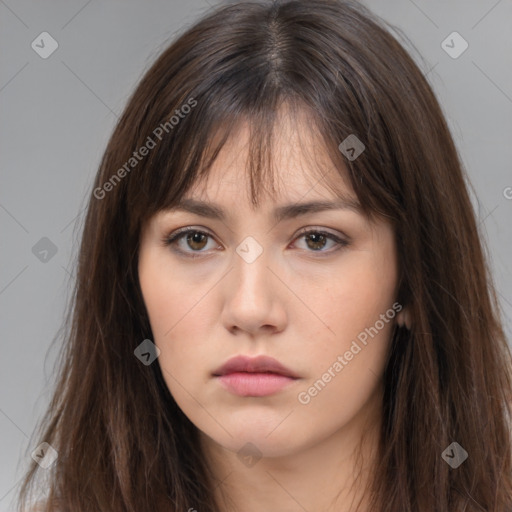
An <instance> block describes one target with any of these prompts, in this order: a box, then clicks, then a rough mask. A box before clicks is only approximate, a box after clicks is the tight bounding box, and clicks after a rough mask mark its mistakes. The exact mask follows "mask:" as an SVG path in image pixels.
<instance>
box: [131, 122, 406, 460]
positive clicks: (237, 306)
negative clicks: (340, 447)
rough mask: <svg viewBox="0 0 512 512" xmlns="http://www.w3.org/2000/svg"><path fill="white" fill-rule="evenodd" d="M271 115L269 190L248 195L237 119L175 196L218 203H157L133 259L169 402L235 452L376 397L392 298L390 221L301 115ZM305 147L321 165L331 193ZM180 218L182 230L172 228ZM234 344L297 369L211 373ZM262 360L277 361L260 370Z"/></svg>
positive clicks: (312, 426) (243, 136) (309, 427)
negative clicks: (370, 215)
mask: <svg viewBox="0 0 512 512" xmlns="http://www.w3.org/2000/svg"><path fill="white" fill-rule="evenodd" d="M279 126H280V130H279V131H278V132H276V139H275V144H276V145H275V149H276V151H275V153H274V154H275V159H274V169H275V171H276V172H277V173H278V178H279V180H278V181H279V183H280V185H279V187H278V193H277V194H276V195H275V196H274V197H273V198H272V199H270V196H269V195H265V197H264V198H262V202H261V203H260V204H259V206H258V207H257V208H255V209H253V207H252V205H251V203H250V201H249V196H248V193H247V190H248V188H247V187H248V181H247V177H246V174H245V173H244V172H243V170H244V168H245V159H246V155H247V141H248V137H249V132H248V129H247V127H245V128H244V129H243V130H242V131H239V132H237V133H236V137H234V138H233V139H232V140H230V141H229V142H228V143H227V144H226V145H225V146H224V148H223V149H222V151H221V153H220V154H219V156H218V158H217V159H216V161H215V163H214V165H213V167H212V168H211V172H210V176H209V179H208V180H207V182H203V183H202V185H201V186H200V185H199V184H197V185H196V186H195V187H193V188H192V189H191V190H190V191H188V192H187V194H186V196H185V197H184V198H183V199H194V200H196V201H201V202H204V203H207V205H210V206H211V205H215V207H216V208H217V209H219V210H222V212H223V217H222V218H217V216H215V215H213V214H212V212H211V211H205V209H204V208H203V209H202V210H198V209H195V210H194V211H189V210H188V209H187V208H185V207H183V209H181V208H180V209H173V210H168V211H161V212H159V213H157V214H156V215H155V216H154V217H153V218H152V219H150V221H149V222H148V224H147V225H146V226H145V228H144V230H143V232H142V236H141V246H140V253H139V267H138V271H139V280H140V286H141V290H142V294H143V298H144V302H145V305H146V309H147V312H148V315H149V319H150V324H151V328H152V332H153V336H154V340H153V341H154V343H155V344H156V345H157V347H158V348H159V349H160V355H159V357H158V359H157V360H156V362H155V363H154V364H159V365H160V367H161V369H162V374H163V377H164V379H165V382H166V384H167V386H168V388H169V391H170V393H171V394H172V396H173V397H174V399H175V401H176V402H177V404H178V405H179V407H180V408H181V409H182V410H183V412H184V413H185V415H186V416H187V417H188V418H189V419H190V420H191V422H192V423H193V424H194V425H196V426H197V428H198V429H199V430H200V432H201V433H202V436H203V438H206V439H208V440H209V441H210V442H212V443H214V444H215V445H216V446H221V447H223V448H225V449H227V450H230V451H233V452H234V451H238V450H240V449H241V448H242V447H243V446H244V445H245V444H246V443H248V442H250V443H252V444H253V445H255V446H256V447H257V448H258V450H259V451H260V452H261V453H262V454H263V455H264V456H274V457H275V456H284V455H286V454H292V453H293V452H297V451H299V450H301V449H305V448H306V447H309V446H312V445H314V444H315V443H319V442H321V441H322V440H324V439H327V438H329V437H330V436H333V435H334V434H336V433H337V432H341V431H343V429H348V428H349V426H350V425H352V426H355V425H357V424H358V422H360V421H361V420H362V418H363V417H365V414H367V413H369V410H370V409H371V408H373V409H375V408H376V407H377V408H378V407H380V404H379V403H378V400H375V397H376V396H379V393H380V391H381V387H380V386H381V380H380V377H381V375H382V372H383V369H384V366H385V362H386V358H387V354H388V350H389V342H390V337H391V333H392V330H393V328H394V326H395V323H396V313H397V312H398V310H399V309H400V305H397V303H396V302H395V299H396V292H397V259H396V254H395V241H394V235H393V231H392V228H391V227H390V226H389V225H388V224H387V223H384V222H383V221H382V222H381V221H378V222H370V221H369V220H368V219H367V218H366V217H364V216H363V215H362V213H360V212H359V211H358V210H357V198H356V196H355V194H354V193H353V191H352V190H351V188H350V187H349V186H348V183H347V182H346V181H345V180H344V179H342V178H341V177H340V176H338V175H337V174H334V172H335V171H334V170H333V168H332V164H330V167H329V163H328V161H327V160H326V158H325V157H324V156H323V155H322V154H321V153H320V152H319V149H318V148H319V147H321V146H320V144H319V142H318V140H317V141H315V140H314V138H313V136H311V135H308V131H307V128H306V127H307V124H305V123H304V124H299V125H292V123H287V121H286V118H283V119H282V120H281V122H280V125H279ZM297 127H298V128H299V130H298V131H297V130H296V128H297ZM304 149H305V150H307V151H308V153H304V152H303V150H304ZM307 154H309V155H312V154H314V155H315V158H314V159H311V158H307V157H306V156H305V155H307ZM313 161H314V162H316V163H317V164H318V163H320V164H323V165H324V167H323V171H322V172H324V173H325V172H326V170H327V169H329V168H330V169H331V170H330V172H328V175H329V177H330V179H331V180H332V179H335V182H334V181H331V184H332V183H336V187H337V191H338V193H337V194H335V193H334V192H333V188H332V186H331V187H329V186H327V184H326V182H325V178H324V179H322V178H321V175H320V174H319V172H318V171H317V170H315V169H316V167H315V166H314V165H313V164H312V162H313ZM336 172H337V171H336ZM340 197H343V198H344V200H345V202H344V203H343V205H337V206H336V209H323V210H321V209H319V210H314V209H311V210H309V211H307V212H306V210H305V209H303V210H302V213H301V212H299V211H297V210H290V211H288V215H283V216H282V217H281V218H280V219H279V220H277V219H276V217H275V213H276V212H277V211H279V208H281V207H283V206H287V205H297V204H303V203H310V202H317V201H322V202H333V201H338V200H339V198H340ZM354 205H356V206H354ZM282 212H283V210H281V213H282ZM304 212H306V213H304ZM184 228H186V229H189V230H190V232H189V233H188V234H187V232H185V233H183V232H182V231H180V232H179V233H178V230H183V229H184ZM175 235H178V236H175ZM166 239H172V241H170V243H167V244H166V243H164V240H166ZM234 356H245V357H247V358H254V357H257V356H268V357H270V358H274V359H275V360H277V361H278V362H279V363H280V364H281V365H283V366H284V367H286V368H287V369H288V370H289V371H288V373H291V374H293V376H294V378H290V377H289V376H283V375H282V374H279V375H278V374H277V373H278V371H277V370H276V369H275V368H274V367H272V366H268V365H267V366H266V367H261V368H257V367H250V366H245V367H244V365H242V367H238V368H232V369H231V371H230V370H229V369H228V370H227V372H228V373H227V374H226V375H224V376H222V377H219V376H215V375H216V374H218V373H219V371H218V370H219V368H220V367H222V366H223V365H224V363H226V362H227V361H228V360H230V359H231V358H233V357H234ZM260 361H261V360H260ZM264 366H265V365H264ZM269 369H270V370H273V371H274V372H276V373H266V374H265V375H262V372H264V371H268V370H269ZM236 370H238V371H236ZM243 370H246V371H245V372H244V371H243ZM247 370H253V373H250V372H249V373H248V372H247ZM256 370H259V371H256ZM280 371H281V372H283V370H280ZM284 373H287V372H284Z"/></svg>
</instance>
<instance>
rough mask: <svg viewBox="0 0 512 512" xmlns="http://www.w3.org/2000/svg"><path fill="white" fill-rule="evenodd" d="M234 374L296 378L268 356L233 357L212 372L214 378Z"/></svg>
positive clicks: (287, 369)
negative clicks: (263, 374)
mask: <svg viewBox="0 0 512 512" xmlns="http://www.w3.org/2000/svg"><path fill="white" fill-rule="evenodd" d="M235 372H248V373H275V374H278V375H284V376H285V377H291V378H293V379H297V378H298V376H297V375H295V374H294V373H293V372H292V371H291V370H290V369H289V368H286V366H284V365H282V364H281V363H280V362H279V361H277V360H276V359H274V358H273V357H269V356H264V355H261V356H257V357H248V356H242V355H239V356H235V357H232V358H231V359H228V360H227V361H226V362H225V363H224V364H223V365H222V366H221V367H219V368H217V370H215V371H214V372H213V375H214V376H215V377H218V376H221V375H227V374H229V373H235Z"/></svg>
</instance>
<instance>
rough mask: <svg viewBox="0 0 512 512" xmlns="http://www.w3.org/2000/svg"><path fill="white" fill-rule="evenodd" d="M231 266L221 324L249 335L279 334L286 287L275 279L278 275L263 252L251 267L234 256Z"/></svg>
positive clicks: (284, 309)
mask: <svg viewBox="0 0 512 512" xmlns="http://www.w3.org/2000/svg"><path fill="white" fill-rule="evenodd" d="M233 266H234V268H233V270H232V271H231V272H229V273H228V275H227V276H226V279H225V280H223V281H224V282H223V286H224V288H223V297H224V305H223V306H224V307H223V309H222V313H221V320H222V323H223V325H224V326H225V327H226V329H228V330H229V331H230V332H231V333H233V334H236V333H237V331H243V332H246V333H249V334H251V335H258V333H261V334H264V335H269V334H272V333H274V332H280V331H282V330H283V329H284V328H285V326H286V322H287V313H286V308H285V300H284V299H285V298H286V287H284V286H283V284H282V282H281V281H280V279H279V278H278V277H276V274H278V273H279V271H278V269H277V268H274V267H276V265H275V264H272V262H271V261H269V258H268V257H267V253H266V252H265V251H263V253H262V254H260V256H259V257H258V258H256V260H254V261H252V262H251V263H248V262H247V261H245V260H244V259H243V258H242V257H240V256H239V254H237V253H235V254H234V255H233ZM269 267H270V268H269Z"/></svg>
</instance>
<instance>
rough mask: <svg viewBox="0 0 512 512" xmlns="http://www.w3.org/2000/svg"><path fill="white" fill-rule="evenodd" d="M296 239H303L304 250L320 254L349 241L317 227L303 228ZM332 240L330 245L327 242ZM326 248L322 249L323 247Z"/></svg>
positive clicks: (340, 246)
mask: <svg viewBox="0 0 512 512" xmlns="http://www.w3.org/2000/svg"><path fill="white" fill-rule="evenodd" d="M296 240H305V242H306V244H305V245H306V249H305V250H306V251H309V252H317V253H319V254H320V255H324V254H325V255H328V254H331V253H333V252H334V251H337V250H338V249H342V248H343V247H346V246H347V245H349V242H348V241H346V240H343V239H341V238H340V237H338V236H336V235H335V234H334V233H328V232H327V231H320V230H317V229H309V230H303V231H302V232H301V233H300V234H299V237H298V238H297V239H296ZM329 242H332V245H331V247H329V246H328V243H329ZM325 247H327V249H325V250H324V248H325Z"/></svg>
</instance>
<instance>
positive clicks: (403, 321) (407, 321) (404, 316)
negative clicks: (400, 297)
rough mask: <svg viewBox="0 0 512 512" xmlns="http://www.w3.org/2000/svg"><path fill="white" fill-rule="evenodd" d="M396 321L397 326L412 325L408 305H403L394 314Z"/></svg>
mask: <svg viewBox="0 0 512 512" xmlns="http://www.w3.org/2000/svg"><path fill="white" fill-rule="evenodd" d="M396 323H397V324H398V326H399V327H404V326H405V327H406V328H407V329H409V330H410V329H411V326H412V315H411V311H410V309H409V307H408V306H406V307H404V308H403V309H402V310H401V311H400V312H399V313H398V314H397V315H396Z"/></svg>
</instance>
